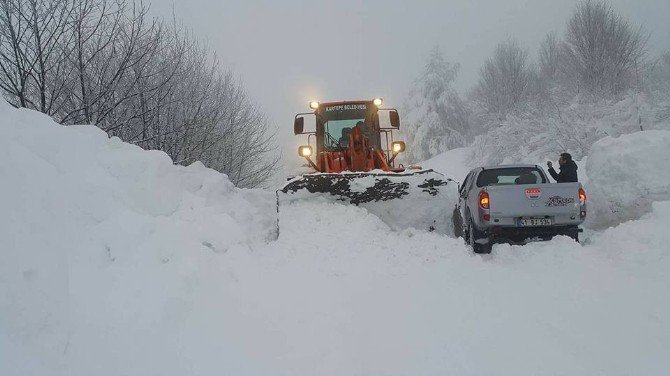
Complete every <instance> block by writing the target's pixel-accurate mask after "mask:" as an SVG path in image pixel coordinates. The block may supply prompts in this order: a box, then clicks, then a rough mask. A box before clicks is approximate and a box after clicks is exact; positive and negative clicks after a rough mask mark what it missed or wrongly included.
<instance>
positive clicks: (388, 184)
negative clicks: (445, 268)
mask: <svg viewBox="0 0 670 376" xmlns="http://www.w3.org/2000/svg"><path fill="white" fill-rule="evenodd" d="M315 197H325V198H326V199H327V200H332V201H334V202H341V203H345V204H353V205H356V206H360V207H363V208H365V209H367V210H368V212H370V213H372V214H374V215H376V216H377V217H379V218H380V219H381V220H382V221H384V222H385V223H386V224H388V225H389V227H391V228H392V229H394V230H401V229H404V228H409V227H413V228H417V229H424V230H429V231H436V232H439V233H441V234H449V235H452V229H451V215H452V211H453V208H454V206H455V205H456V201H457V184H456V182H454V181H453V180H451V179H449V178H446V177H445V176H444V175H442V174H440V173H438V172H435V171H433V170H422V171H416V172H406V173H392V172H352V173H341V174H326V173H316V174H309V175H302V176H299V177H296V178H294V179H292V180H290V181H289V182H288V183H286V185H284V187H283V188H281V189H279V190H277V210H278V211H279V212H281V209H280V208H281V207H282V206H284V205H290V204H292V203H295V202H298V201H301V200H310V199H314V198H315Z"/></svg>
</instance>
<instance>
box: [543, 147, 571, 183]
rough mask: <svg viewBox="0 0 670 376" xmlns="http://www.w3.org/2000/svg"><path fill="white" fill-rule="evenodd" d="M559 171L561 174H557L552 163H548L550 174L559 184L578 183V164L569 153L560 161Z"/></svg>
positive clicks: (562, 155) (563, 155)
mask: <svg viewBox="0 0 670 376" xmlns="http://www.w3.org/2000/svg"><path fill="white" fill-rule="evenodd" d="M558 164H559V167H558V168H559V170H561V172H559V173H556V170H554V167H552V165H551V162H547V167H549V174H550V175H551V177H552V178H554V180H556V182H557V183H574V182H577V164H576V163H575V161H573V160H572V156H571V155H570V154H569V153H562V154H561V157H560V158H559V159H558Z"/></svg>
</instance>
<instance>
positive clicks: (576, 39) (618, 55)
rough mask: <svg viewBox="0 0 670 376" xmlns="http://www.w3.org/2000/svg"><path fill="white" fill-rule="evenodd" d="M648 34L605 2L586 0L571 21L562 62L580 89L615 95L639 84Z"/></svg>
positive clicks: (575, 86) (577, 88)
mask: <svg viewBox="0 0 670 376" xmlns="http://www.w3.org/2000/svg"><path fill="white" fill-rule="evenodd" d="M647 41H648V35H647V34H646V33H645V32H644V31H643V29H642V27H635V26H633V25H631V24H630V23H629V22H628V21H627V20H625V19H624V18H622V17H621V16H619V15H618V14H616V13H614V11H613V10H612V7H611V6H610V5H608V4H607V3H605V2H593V1H591V0H586V1H584V2H582V3H581V4H579V5H578V6H577V8H576V10H575V12H574V13H573V15H572V17H571V18H570V20H569V21H568V26H567V31H566V35H565V40H564V43H563V44H562V49H561V62H562V64H561V66H562V69H563V70H564V76H565V77H566V79H567V80H568V83H569V84H570V85H572V87H573V89H574V90H576V91H577V92H587V93H591V94H605V95H612V94H614V95H616V94H619V93H621V92H623V91H625V90H628V89H630V88H632V87H634V86H635V85H636V83H637V82H638V78H639V73H640V70H641V68H642V65H643V64H644V62H645V52H646V45H647Z"/></svg>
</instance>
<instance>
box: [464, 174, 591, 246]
mask: <svg viewBox="0 0 670 376" xmlns="http://www.w3.org/2000/svg"><path fill="white" fill-rule="evenodd" d="M458 192H459V200H458V204H457V206H456V208H455V209H454V213H453V217H452V218H453V225H454V233H455V234H456V235H458V236H463V238H464V239H465V242H466V243H467V244H469V245H471V246H472V248H473V250H474V252H476V253H490V252H491V247H492V246H493V244H494V243H501V242H509V243H524V242H525V241H527V240H528V239H531V238H540V239H543V240H549V239H551V238H552V237H553V236H555V235H567V236H570V237H572V238H573V239H575V240H577V241H579V232H581V231H582V230H581V229H580V228H579V227H578V226H579V225H580V224H581V223H582V222H583V221H584V219H585V218H586V193H585V192H584V189H583V188H582V185H581V184H580V183H550V182H549V179H548V178H547V174H546V173H545V172H544V170H543V169H542V168H541V167H539V166H536V165H503V166H494V167H479V168H475V169H473V170H472V171H470V173H469V174H468V175H467V177H466V178H465V180H464V181H463V183H462V184H461V185H460V186H459V191H458Z"/></svg>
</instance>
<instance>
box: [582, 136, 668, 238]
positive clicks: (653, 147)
mask: <svg viewBox="0 0 670 376" xmlns="http://www.w3.org/2000/svg"><path fill="white" fill-rule="evenodd" d="M586 172H587V174H588V176H589V182H588V185H587V188H588V189H587V193H588V194H589V195H590V204H589V216H588V218H589V221H588V225H589V226H591V227H594V228H600V227H606V226H612V225H615V224H618V223H621V222H623V221H626V220H630V219H635V218H640V216H641V215H642V214H644V213H647V212H649V211H650V210H651V204H652V202H654V201H664V200H670V131H643V132H636V133H632V134H628V135H622V136H620V137H616V138H614V137H607V138H605V139H602V140H600V141H598V142H597V143H595V144H594V145H593V146H592V149H591V155H590V156H589V158H588V161H587V163H586Z"/></svg>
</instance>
